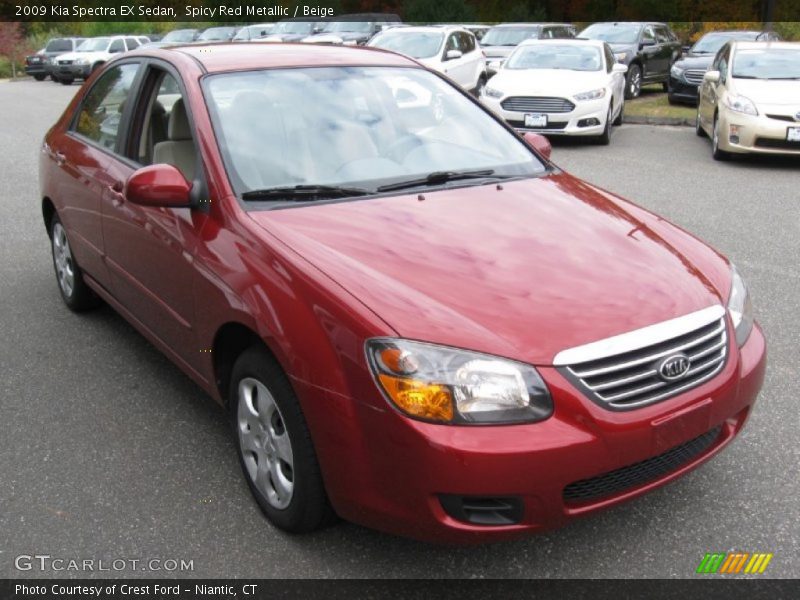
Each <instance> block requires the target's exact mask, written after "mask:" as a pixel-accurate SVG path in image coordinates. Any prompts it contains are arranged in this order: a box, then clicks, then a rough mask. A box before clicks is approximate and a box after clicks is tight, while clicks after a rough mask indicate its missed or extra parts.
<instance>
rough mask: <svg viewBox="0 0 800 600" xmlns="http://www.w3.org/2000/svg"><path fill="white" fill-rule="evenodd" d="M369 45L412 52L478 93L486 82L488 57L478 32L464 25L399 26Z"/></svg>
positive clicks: (408, 54) (423, 61)
mask: <svg viewBox="0 0 800 600" xmlns="http://www.w3.org/2000/svg"><path fill="white" fill-rule="evenodd" d="M367 45H368V46H372V47H375V48H383V49H384V50H391V51H393V52H398V53H400V54H405V55H406V56H410V57H411V58H414V59H416V60H418V61H419V62H421V63H422V64H423V65H425V66H426V67H429V68H431V69H434V70H436V71H439V72H440V73H444V74H445V75H447V76H448V77H449V78H450V79H452V80H453V81H455V82H456V83H457V84H458V85H460V86H461V87H463V88H464V89H465V90H470V91H474V92H475V93H476V94H478V95H479V94H480V92H481V90H482V89H483V87H484V86H485V85H486V79H487V78H486V58H485V57H484V56H483V51H482V50H481V47H480V45H479V44H478V41H477V40H476V39H475V36H474V35H473V34H472V33H470V32H469V31H467V30H466V29H464V28H463V27H453V26H428V27H397V28H392V29H388V30H386V31H384V32H382V33H379V34H378V35H376V36H375V37H374V38H372V39H371V40H370V41H369V43H368V44H367Z"/></svg>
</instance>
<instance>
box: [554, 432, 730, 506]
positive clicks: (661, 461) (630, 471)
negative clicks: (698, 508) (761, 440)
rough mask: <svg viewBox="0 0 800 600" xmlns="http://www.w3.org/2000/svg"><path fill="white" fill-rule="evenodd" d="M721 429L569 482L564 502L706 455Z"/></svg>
mask: <svg viewBox="0 0 800 600" xmlns="http://www.w3.org/2000/svg"><path fill="white" fill-rule="evenodd" d="M721 430H722V428H721V427H715V428H714V429H712V430H711V431H708V432H707V433H704V434H703V435H701V436H700V437H697V438H695V439H693V440H690V441H688V442H686V443H684V444H681V445H680V446H675V447H674V448H672V449H671V450H667V451H666V452H664V453H663V454H659V455H658V456H654V457H652V458H648V459H647V460H643V461H641V462H638V463H636V464H633V465H629V466H627V467H622V468H621V469H617V470H616V471H610V472H608V473H605V474H604V475H598V476H597V477H592V478H591V479H581V480H580V481H576V482H574V483H570V484H569V485H568V486H567V487H565V488H564V502H566V503H568V504H570V503H573V504H576V503H581V502H588V501H591V500H597V499H599V498H603V497H606V496H612V495H614V494H618V493H620V492H624V491H626V490H629V489H632V488H635V487H639V486H641V485H644V484H646V483H650V482H652V481H655V480H657V479H659V478H661V477H662V476H664V475H667V474H668V473H671V472H672V471H675V470H677V469H679V468H680V467H682V466H683V465H685V464H687V463H689V462H691V461H692V460H694V459H695V458H697V457H699V456H700V455H701V454H703V453H704V452H705V451H706V450H708V449H709V448H710V447H711V445H712V444H713V443H714V442H715V441H716V439H717V438H718V437H719V434H720V431H721Z"/></svg>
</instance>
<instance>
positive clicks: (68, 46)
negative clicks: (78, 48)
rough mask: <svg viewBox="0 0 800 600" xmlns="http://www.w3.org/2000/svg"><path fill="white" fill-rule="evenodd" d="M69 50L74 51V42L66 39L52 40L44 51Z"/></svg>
mask: <svg viewBox="0 0 800 600" xmlns="http://www.w3.org/2000/svg"><path fill="white" fill-rule="evenodd" d="M69 50H72V42H71V41H69V40H68V39H64V38H59V39H55V40H50V41H49V42H47V46H46V47H45V49H44V51H45V52H68V51H69Z"/></svg>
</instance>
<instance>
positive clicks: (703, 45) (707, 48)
mask: <svg viewBox="0 0 800 600" xmlns="http://www.w3.org/2000/svg"><path fill="white" fill-rule="evenodd" d="M756 37H758V34H757V33H751V34H749V33H744V32H740V33H727V34H726V33H709V34H708V35H704V36H703V37H702V38H700V40H699V41H698V42H697V43H696V44H695V45H694V46H692V52H693V53H695V54H716V53H717V52H718V51H719V49H720V48H722V46H723V45H724V44H725V42H727V41H728V40H754V39H756Z"/></svg>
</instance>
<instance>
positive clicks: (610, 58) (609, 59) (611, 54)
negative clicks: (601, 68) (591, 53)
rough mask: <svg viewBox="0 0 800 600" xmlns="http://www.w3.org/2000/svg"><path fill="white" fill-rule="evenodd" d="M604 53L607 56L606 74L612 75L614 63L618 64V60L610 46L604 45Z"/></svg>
mask: <svg viewBox="0 0 800 600" xmlns="http://www.w3.org/2000/svg"><path fill="white" fill-rule="evenodd" d="M603 51H604V52H605V55H606V72H607V73H611V69H612V68H613V67H614V63H615V62H617V59H616V58H614V52H613V51H612V50H611V46H609V45H608V44H603Z"/></svg>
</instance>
